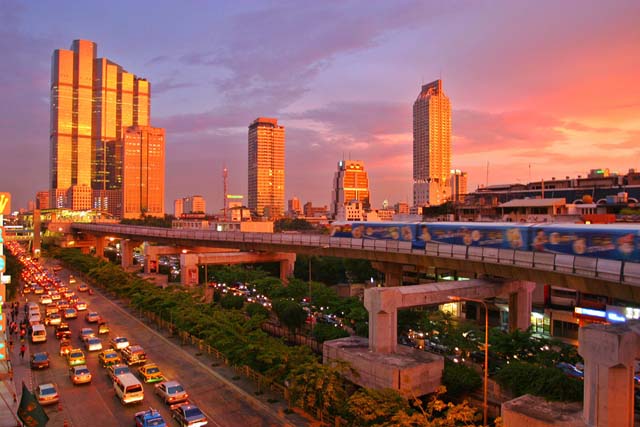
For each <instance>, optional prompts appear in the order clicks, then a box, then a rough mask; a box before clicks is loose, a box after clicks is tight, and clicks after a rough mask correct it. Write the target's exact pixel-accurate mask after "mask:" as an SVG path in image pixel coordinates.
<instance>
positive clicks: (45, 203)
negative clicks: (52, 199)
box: [36, 191, 49, 209]
mask: <svg viewBox="0 0 640 427" xmlns="http://www.w3.org/2000/svg"><path fill="white" fill-rule="evenodd" d="M36 209H49V191H38V192H37V193H36Z"/></svg>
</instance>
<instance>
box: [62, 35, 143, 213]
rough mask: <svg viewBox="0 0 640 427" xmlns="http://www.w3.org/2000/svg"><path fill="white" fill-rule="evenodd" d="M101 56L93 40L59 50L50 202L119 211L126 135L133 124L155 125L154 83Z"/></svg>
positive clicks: (79, 207) (80, 207) (74, 42)
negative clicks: (151, 114)
mask: <svg viewBox="0 0 640 427" xmlns="http://www.w3.org/2000/svg"><path fill="white" fill-rule="evenodd" d="M96 56H97V45H96V44H95V43H93V42H91V41H88V40H74V41H73V43H72V45H71V48H70V50H65V49H57V50H55V51H54V52H53V57H52V66H51V131H50V146H51V168H50V188H51V190H50V194H51V196H50V206H51V207H69V208H72V209H90V208H92V207H94V208H99V209H104V210H108V211H110V212H112V213H114V214H116V212H117V211H119V210H120V211H121V208H122V206H121V203H122V202H121V199H122V185H123V183H122V181H121V179H122V158H121V157H119V156H120V154H121V153H122V135H123V132H124V129H126V128H128V127H130V126H136V125H140V126H148V125H149V120H150V119H149V112H150V87H149V82H147V81H146V80H144V79H141V78H138V77H136V76H135V75H134V74H131V73H129V72H127V71H126V70H124V69H123V68H122V67H121V66H120V65H118V64H116V63H114V62H112V61H110V60H108V59H106V58H97V57H96ZM75 187H77V188H75ZM88 192H92V195H91V196H89V197H87V194H88Z"/></svg>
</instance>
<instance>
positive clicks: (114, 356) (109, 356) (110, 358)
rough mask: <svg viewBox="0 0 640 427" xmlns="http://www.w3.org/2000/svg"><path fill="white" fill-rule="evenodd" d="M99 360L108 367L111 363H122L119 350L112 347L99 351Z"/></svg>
mask: <svg viewBox="0 0 640 427" xmlns="http://www.w3.org/2000/svg"><path fill="white" fill-rule="evenodd" d="M98 360H99V361H100V364H102V367H103V368H106V367H107V366H110V365H116V364H118V363H122V359H121V358H120V355H119V354H118V352H117V351H115V350H114V349H112V348H108V349H106V350H102V351H101V352H100V353H98Z"/></svg>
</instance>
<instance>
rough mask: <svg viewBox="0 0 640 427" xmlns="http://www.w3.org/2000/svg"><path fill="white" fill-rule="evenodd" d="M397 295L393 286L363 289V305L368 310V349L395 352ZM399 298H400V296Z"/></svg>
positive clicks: (376, 351) (378, 351) (386, 352)
mask: <svg viewBox="0 0 640 427" xmlns="http://www.w3.org/2000/svg"><path fill="white" fill-rule="evenodd" d="M398 299H399V296H398V294H397V292H395V289H393V288H371V289H367V290H365V291H364V306H365V307H366V309H367V311H369V350H371V351H373V352H375V353H383V354H388V353H396V352H397V346H398V310H397V308H396V307H397V305H398V304H399V303H400V302H401V301H398ZM400 299H401V298H400Z"/></svg>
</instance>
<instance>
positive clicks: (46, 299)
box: [40, 294, 53, 305]
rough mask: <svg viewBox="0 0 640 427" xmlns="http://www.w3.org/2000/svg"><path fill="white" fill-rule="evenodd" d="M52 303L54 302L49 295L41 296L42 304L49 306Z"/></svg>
mask: <svg viewBox="0 0 640 427" xmlns="http://www.w3.org/2000/svg"><path fill="white" fill-rule="evenodd" d="M52 302H53V300H52V299H51V295H49V294H42V295H40V304H42V305H47V304H51V303H52Z"/></svg>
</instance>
